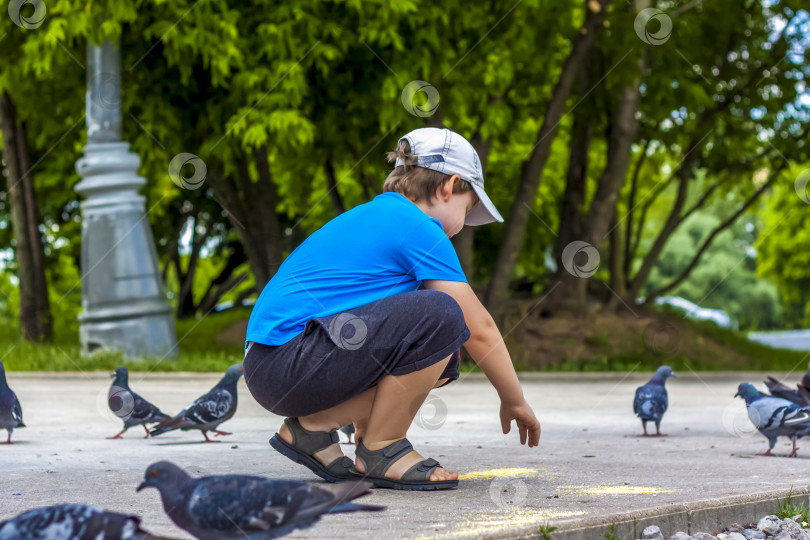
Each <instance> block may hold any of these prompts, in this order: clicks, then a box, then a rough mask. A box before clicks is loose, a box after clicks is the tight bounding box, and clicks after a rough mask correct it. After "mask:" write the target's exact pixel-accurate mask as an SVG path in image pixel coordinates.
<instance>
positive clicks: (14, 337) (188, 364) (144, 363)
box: [0, 309, 250, 372]
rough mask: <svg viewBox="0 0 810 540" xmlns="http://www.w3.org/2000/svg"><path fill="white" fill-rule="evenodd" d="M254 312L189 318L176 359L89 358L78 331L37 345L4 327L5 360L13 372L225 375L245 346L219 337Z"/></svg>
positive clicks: (0, 342)
mask: <svg viewBox="0 0 810 540" xmlns="http://www.w3.org/2000/svg"><path fill="white" fill-rule="evenodd" d="M249 315H250V310H248V309H240V310H229V311H227V312H225V313H214V314H211V315H209V316H208V317H201V318H199V319H183V320H179V321H177V323H176V326H175V328H176V331H177V339H178V341H179V347H178V350H179V353H178V355H177V357H176V359H172V358H161V357H155V358H145V359H143V360H141V361H138V362H136V361H132V360H124V358H123V356H122V355H121V354H120V353H115V352H99V353H97V354H94V355H93V356H90V357H83V356H82V355H81V350H80V348H79V343H78V335H77V333H76V330H75V329H65V328H57V329H56V332H55V336H54V342H53V343H50V344H37V343H29V342H26V341H23V340H21V339H20V338H19V336H18V334H17V331H16V329H14V328H11V327H8V326H6V327H4V328H2V329H0V359H2V361H3V363H4V364H5V367H6V369H7V370H9V371H88V372H89V371H112V370H113V369H114V368H115V367H116V366H120V365H127V366H129V367H130V369H134V368H133V366H136V365H137V369H139V370H143V371H162V372H166V371H168V372H171V371H199V372H210V371H223V370H225V369H227V368H228V366H230V365H232V364H238V363H240V362H241V361H242V357H243V347H242V345H239V344H236V345H234V344H227V343H222V342H221V341H219V340H218V339H217V336H219V334H220V333H221V332H222V330H223V329H224V328H227V327H228V326H230V325H231V324H233V323H234V322H236V321H239V320H243V319H246V318H247V317H248V316H249Z"/></svg>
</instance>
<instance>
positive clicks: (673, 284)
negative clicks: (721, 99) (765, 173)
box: [645, 163, 785, 303]
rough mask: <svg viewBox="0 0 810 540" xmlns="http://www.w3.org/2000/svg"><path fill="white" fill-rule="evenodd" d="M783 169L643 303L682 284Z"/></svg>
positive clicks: (773, 174)
mask: <svg viewBox="0 0 810 540" xmlns="http://www.w3.org/2000/svg"><path fill="white" fill-rule="evenodd" d="M784 169H785V164H784V163H783V164H782V165H781V166H780V167H778V168H777V169H776V170H775V171H772V172H771V177H770V178H769V179H768V181H767V182H766V183H765V185H763V186H762V187H761V188H759V189H758V190H756V191H755V192H754V194H753V195H751V196H750V197H749V198H748V199H747V200H746V201H745V202H744V203H743V204H742V205H740V208H738V209H737V211H736V212H734V213H733V214H732V215H731V216H729V217H728V218H726V219H725V220H724V221H723V222H722V223H720V224H719V225H718V226H717V227H715V228H714V230H712V232H711V233H709V236H707V237H706V239H705V240H704V241H703V243H702V244H701V246H700V248H698V250H697V252H696V253H695V254H694V255H693V256H692V260H691V261H689V264H687V265H686V268H684V269H683V270H682V271H681V273H680V274H678V276H677V277H676V278H675V279H673V280H672V281H670V282H669V283H668V284H667V285H665V286H663V287H661V288H659V289H657V290H655V291H653V292H651V293H650V294H649V295H647V298H646V300H645V303H649V302H650V301H652V300H654V299H655V298H656V297H658V296H661V295H663V294H665V293H667V292H669V291H671V290H672V289H674V288H675V287H677V286H678V285H680V284H681V283H683V281H684V280H685V279H686V278H687V277H688V276H689V274H691V273H692V270H694V269H695V267H697V265H698V263H699V262H700V258H701V257H702V256H703V254H704V253H705V252H706V250H707V249H709V246H711V245H712V242H714V239H715V238H717V236H718V235H719V234H720V233H721V232H723V231H724V230H726V229H728V228H729V227H730V226H731V225H733V224H734V222H735V221H737V218H739V217H740V216H741V215H743V214H744V213H745V211H746V210H748V208H750V207H751V205H752V204H754V202H756V200H757V199H759V197H760V195H762V194H763V193H764V192H765V191H766V190H767V189H768V188H769V187H770V186H771V185H772V184H773V182H774V180H776V179H777V178H778V177H779V175H780V174H781V172H782V170H784Z"/></svg>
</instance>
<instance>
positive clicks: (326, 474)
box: [270, 418, 354, 482]
mask: <svg viewBox="0 0 810 540" xmlns="http://www.w3.org/2000/svg"><path fill="white" fill-rule="evenodd" d="M284 423H285V424H286V425H287V429H289V430H290V433H291V434H292V444H290V443H288V442H287V441H285V440H284V439H282V438H281V435H279V434H278V433H276V434H275V435H273V438H272V439H270V446H272V447H273V448H275V449H276V450H278V452H279V453H280V454H281V455H283V456H286V457H288V458H290V459H291V460H293V461H295V462H296V463H300V464H301V465H304V466H305V467H306V468H307V469H309V470H310V471H312V472H314V473H315V474H317V475H318V476H320V477H321V478H323V479H324V480H327V481H329V482H342V481H344V480H346V479H348V478H351V474H350V472H349V470H350V469H351V468H353V467H354V464H353V463H352V460H351V459H349V458H347V457H346V456H341V457H339V458H335V460H334V461H332V463H330V464H329V465H324V464H323V463H321V462H320V461H318V460H317V459H315V458H314V457H313V454H315V453H317V452H320V451H321V450H323V449H324V448H329V447H330V446H332V445H333V444H335V443H339V442H340V437H339V436H338V433H337V430H336V429H333V430H332V431H328V432H327V431H309V430H308V429H305V428H304V427H303V426H302V425H301V422H299V421H298V418H285V419H284Z"/></svg>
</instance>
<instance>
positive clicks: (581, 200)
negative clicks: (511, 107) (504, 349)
mask: <svg viewBox="0 0 810 540" xmlns="http://www.w3.org/2000/svg"><path fill="white" fill-rule="evenodd" d="M588 64H589V61H586V62H583V64H582V67H581V69H580V73H579V95H580V96H581V97H585V95H586V93H587V92H588V87H589V84H590V77H589V76H588V72H589V66H588ZM590 116H591V115H590V114H589V111H588V107H587V106H586V105H585V104H581V106H580V107H579V108H577V109H576V110H575V111H574V121H573V124H572V125H571V143H570V145H569V148H570V152H569V156H568V171H567V172H566V175H565V189H564V191H563V196H562V201H561V202H560V225H559V227H558V229H557V239H556V241H555V243H554V260H555V261H556V262H557V272H556V274H555V278H554V280H555V283H556V284H557V286H558V287H559V286H562V288H563V290H567V291H569V293H567V294H559V293H558V294H556V295H555V296H554V298H552V299H550V300H551V303H552V304H553V308H552V309H553V310H557V309H566V310H570V311H578V310H579V309H580V308H581V307H582V304H584V302H585V294H584V293H585V290H584V289H579V288H577V287H576V285H575V282H576V281H582V279H581V278H579V277H576V276H573V275H571V274H570V273H569V272H568V271H567V270H566V269H565V265H564V264H563V261H562V254H563V250H564V249H565V247H566V246H567V245H569V244H570V243H571V242H575V241H577V240H582V238H583V236H584V228H585V227H584V218H583V212H584V210H585V198H586V194H587V187H588V150H589V149H590V146H591V135H592V132H593V129H592V127H591V121H590Z"/></svg>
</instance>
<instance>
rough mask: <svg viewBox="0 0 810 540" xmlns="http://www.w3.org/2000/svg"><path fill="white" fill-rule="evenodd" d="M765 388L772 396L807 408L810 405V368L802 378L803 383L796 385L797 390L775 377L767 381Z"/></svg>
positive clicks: (809, 367)
mask: <svg viewBox="0 0 810 540" xmlns="http://www.w3.org/2000/svg"><path fill="white" fill-rule="evenodd" d="M765 386H767V387H768V391H769V392H770V393H771V395H772V396H774V397H779V398H782V399H786V400H788V401H792V402H793V403H795V404H796V405H799V406H801V407H806V406H808V405H810V366H808V371H807V373H805V374H804V376H803V377H802V380H801V382H800V383H799V384H797V385H796V389H795V390H793V389H792V388H790V387H788V386H786V385H784V384H782V383H781V382H779V381H777V380H776V379H774V378H773V377H768V380H766V381H765Z"/></svg>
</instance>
